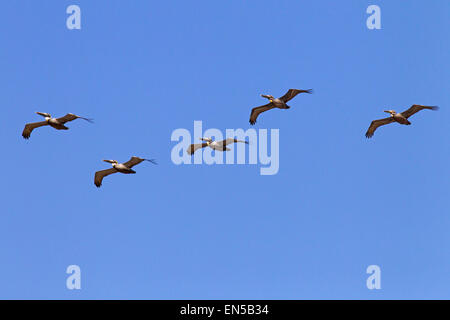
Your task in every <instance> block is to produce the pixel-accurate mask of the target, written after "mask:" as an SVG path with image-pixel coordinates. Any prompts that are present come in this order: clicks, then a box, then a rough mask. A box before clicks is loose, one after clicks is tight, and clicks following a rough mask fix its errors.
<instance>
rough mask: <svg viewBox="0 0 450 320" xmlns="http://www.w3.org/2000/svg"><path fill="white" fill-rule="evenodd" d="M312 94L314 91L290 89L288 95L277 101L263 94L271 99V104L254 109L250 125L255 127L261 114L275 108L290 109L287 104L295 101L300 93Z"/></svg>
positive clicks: (263, 95)
mask: <svg viewBox="0 0 450 320" xmlns="http://www.w3.org/2000/svg"><path fill="white" fill-rule="evenodd" d="M303 92H304V93H312V89H309V90H298V89H289V90H288V92H286V94H285V95H284V96H282V97H280V98H278V99H275V98H274V97H273V96H271V95H266V94H262V95H261V97H263V98H266V99H269V101H270V102H269V103H268V104H266V105H263V106H260V107H256V108H253V109H252V112H251V114H250V124H252V125H254V124H255V123H256V118H258V116H259V114H260V113H262V112H264V111H267V110H270V109H273V108H280V109H289V108H290V106H288V105H287V104H286V103H287V102H288V101H289V100H291V99H293V98H294V97H295V96H296V95H298V94H299V93H303Z"/></svg>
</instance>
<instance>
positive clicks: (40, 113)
mask: <svg viewBox="0 0 450 320" xmlns="http://www.w3.org/2000/svg"><path fill="white" fill-rule="evenodd" d="M36 114H38V115H40V116H43V117H45V118H51V117H52V116H51V115H50V113H45V112H36Z"/></svg>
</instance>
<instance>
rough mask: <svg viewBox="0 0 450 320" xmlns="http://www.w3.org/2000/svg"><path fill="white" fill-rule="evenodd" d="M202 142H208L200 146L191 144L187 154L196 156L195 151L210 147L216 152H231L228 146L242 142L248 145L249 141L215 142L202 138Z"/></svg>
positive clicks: (227, 140) (228, 140)
mask: <svg viewBox="0 0 450 320" xmlns="http://www.w3.org/2000/svg"><path fill="white" fill-rule="evenodd" d="M200 140H202V141H206V142H204V143H198V144H191V145H190V146H189V148H188V149H187V150H186V152H187V153H188V154H191V155H192V154H194V152H195V151H197V150H198V149H201V148H204V147H210V148H211V149H214V150H219V151H230V150H231V149H230V148H227V145H228V144H231V143H238V142H242V143H246V144H248V142H247V141H242V140H238V139H234V138H228V139H225V140H222V141H213V140H212V139H211V138H200Z"/></svg>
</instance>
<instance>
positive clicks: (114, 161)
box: [103, 160, 118, 164]
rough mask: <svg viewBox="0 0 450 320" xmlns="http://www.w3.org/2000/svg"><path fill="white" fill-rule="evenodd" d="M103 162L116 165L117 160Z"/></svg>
mask: <svg viewBox="0 0 450 320" xmlns="http://www.w3.org/2000/svg"><path fill="white" fill-rule="evenodd" d="M103 161H105V162H108V163H111V164H118V162H117V160H103Z"/></svg>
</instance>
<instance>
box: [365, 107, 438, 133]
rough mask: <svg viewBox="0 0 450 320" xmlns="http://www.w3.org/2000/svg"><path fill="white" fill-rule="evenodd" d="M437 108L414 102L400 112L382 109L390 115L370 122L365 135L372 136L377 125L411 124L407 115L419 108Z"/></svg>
mask: <svg viewBox="0 0 450 320" xmlns="http://www.w3.org/2000/svg"><path fill="white" fill-rule="evenodd" d="M438 109H439V108H438V107H436V106H422V105H418V104H414V105H412V106H411V108H409V109H408V110H405V111H403V112H401V113H398V112H396V111H395V110H384V112H386V113H389V114H390V115H391V116H390V117H388V118H384V119H379V120H374V121H372V122H371V124H370V126H369V129H367V132H366V137H367V138H372V137H373V135H374V133H375V130H377V128H378V127H381V126H384V125H386V124H389V123H392V122H397V123H400V124H402V125H406V126H409V125H411V122H410V121H409V120H408V118H409V117H411V116H412V115H413V114H415V113H417V112H419V111H421V110H438Z"/></svg>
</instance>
